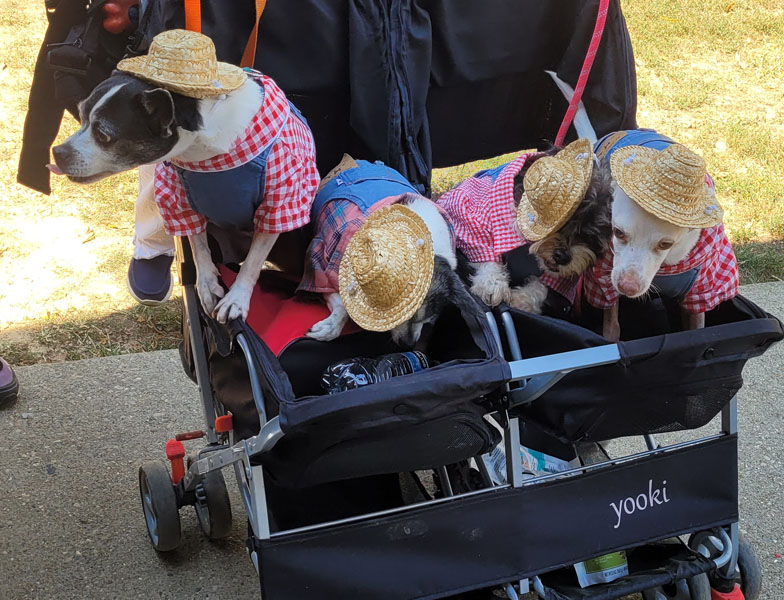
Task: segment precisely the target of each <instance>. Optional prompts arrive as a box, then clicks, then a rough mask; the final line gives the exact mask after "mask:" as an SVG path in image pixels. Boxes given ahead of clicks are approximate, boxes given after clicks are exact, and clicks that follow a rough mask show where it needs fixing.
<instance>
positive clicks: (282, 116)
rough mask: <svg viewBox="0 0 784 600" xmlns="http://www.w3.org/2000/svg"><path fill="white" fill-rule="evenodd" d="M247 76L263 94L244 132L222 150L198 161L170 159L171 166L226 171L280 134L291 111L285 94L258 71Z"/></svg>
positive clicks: (243, 161)
mask: <svg viewBox="0 0 784 600" xmlns="http://www.w3.org/2000/svg"><path fill="white" fill-rule="evenodd" d="M248 77H250V78H251V79H253V80H254V81H255V82H256V83H257V84H258V85H259V87H260V88H261V93H262V94H263V96H264V98H263V100H262V103H261V108H260V109H259V111H258V112H257V113H256V114H255V115H254V116H253V119H252V120H251V122H250V125H248V127H247V128H246V129H245V133H244V134H243V135H242V136H241V137H238V138H237V140H236V141H235V142H234V145H233V146H232V147H231V149H230V150H229V151H228V152H226V153H225V154H219V155H217V156H213V157H212V158H208V159H206V160H202V161H198V162H180V161H177V160H172V161H171V163H172V164H173V165H174V166H176V167H180V168H182V169H185V170H187V171H200V172H203V173H208V172H214V171H227V170H229V169H234V168H235V167H239V166H242V165H244V164H246V163H249V162H250V161H252V160H253V159H254V158H256V157H257V156H258V155H259V154H261V153H262V152H263V151H264V150H266V149H267V148H268V147H269V146H270V145H271V144H273V143H274V142H275V140H276V139H277V138H278V137H279V136H280V132H281V130H282V129H283V127H285V125H286V122H287V121H288V119H289V116H290V113H291V108H290V106H289V103H288V100H287V99H286V95H285V94H284V93H283V91H282V90H281V89H280V88H279V87H278V86H277V84H276V83H275V82H274V81H273V80H272V79H270V78H269V77H267V76H265V75H262V74H261V73H259V72H258V71H248ZM219 102H220V101H219Z"/></svg>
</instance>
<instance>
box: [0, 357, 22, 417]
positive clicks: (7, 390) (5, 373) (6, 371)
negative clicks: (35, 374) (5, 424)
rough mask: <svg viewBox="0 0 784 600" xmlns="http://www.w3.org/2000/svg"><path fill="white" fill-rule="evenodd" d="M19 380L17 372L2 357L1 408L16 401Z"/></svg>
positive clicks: (0, 379)
mask: <svg viewBox="0 0 784 600" xmlns="http://www.w3.org/2000/svg"><path fill="white" fill-rule="evenodd" d="M18 393H19V382H18V381H17V379H16V373H14V370H13V369H12V368H11V365H9V364H8V363H7V362H6V361H4V360H3V359H2V358H0V408H2V407H4V406H6V405H8V404H11V403H12V402H16V397H17V394H18Z"/></svg>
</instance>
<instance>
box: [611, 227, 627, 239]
mask: <svg viewBox="0 0 784 600" xmlns="http://www.w3.org/2000/svg"><path fill="white" fill-rule="evenodd" d="M613 235H614V236H615V237H616V238H618V239H619V240H620V241H624V240H625V239H626V234H625V233H624V232H623V230H622V229H618V228H617V227H613Z"/></svg>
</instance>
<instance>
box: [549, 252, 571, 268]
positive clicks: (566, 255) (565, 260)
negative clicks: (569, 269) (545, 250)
mask: <svg viewBox="0 0 784 600" xmlns="http://www.w3.org/2000/svg"><path fill="white" fill-rule="evenodd" d="M553 260H554V261H555V264H557V265H561V266H563V265H568V264H569V261H571V260H572V254H571V252H569V251H568V250H566V249H565V248H556V249H555V250H554V251H553Z"/></svg>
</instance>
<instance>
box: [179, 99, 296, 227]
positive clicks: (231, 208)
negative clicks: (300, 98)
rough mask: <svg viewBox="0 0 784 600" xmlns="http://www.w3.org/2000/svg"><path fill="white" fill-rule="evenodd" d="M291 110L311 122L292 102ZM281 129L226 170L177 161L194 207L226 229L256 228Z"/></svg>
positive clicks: (181, 178)
mask: <svg viewBox="0 0 784 600" xmlns="http://www.w3.org/2000/svg"><path fill="white" fill-rule="evenodd" d="M289 108H290V109H291V112H292V113H293V114H294V115H295V116H296V117H297V118H298V119H299V120H300V121H302V122H303V123H305V124H306V125H307V121H306V120H305V117H303V116H302V113H300V112H299V110H298V109H297V107H295V106H294V105H293V104H292V103H291V102H289ZM278 137H280V132H278V134H277V135H276V136H275V138H274V139H273V140H271V141H270V143H269V144H268V145H267V147H266V148H264V149H263V150H262V151H261V153H260V154H259V155H258V156H257V157H256V158H254V159H253V160H251V161H249V162H247V163H245V164H244V165H240V166H239V167H235V168H233V169H228V170H226V171H209V172H202V171H189V170H187V169H183V168H181V167H178V166H176V165H174V167H175V168H176V169H177V173H178V175H179V176H180V181H182V185H183V187H185V194H186V196H187V198H188V203H189V204H190V205H191V208H192V209H193V210H194V211H195V212H197V213H199V214H200V215H203V216H205V217H206V218H207V220H209V221H211V222H212V223H214V224H215V225H217V226H218V227H221V228H222V229H240V230H243V231H252V230H253V222H254V216H255V214H256V210H257V209H258V207H259V205H260V204H261V203H262V201H263V200H264V186H265V181H266V177H267V157H269V154H270V152H271V151H272V147H273V146H274V145H275V142H277V141H278Z"/></svg>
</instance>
